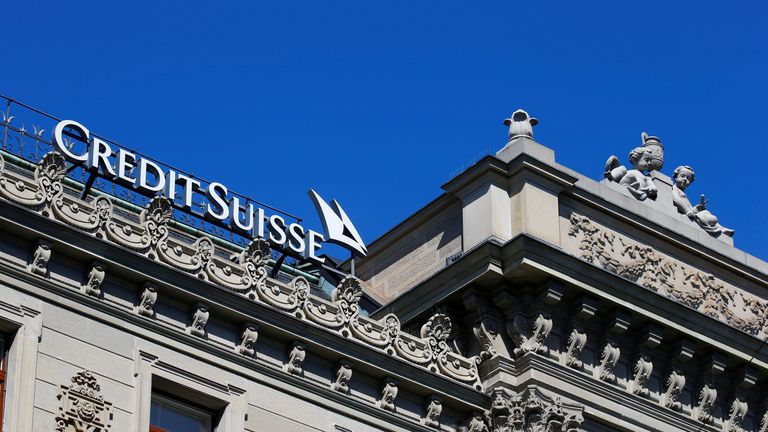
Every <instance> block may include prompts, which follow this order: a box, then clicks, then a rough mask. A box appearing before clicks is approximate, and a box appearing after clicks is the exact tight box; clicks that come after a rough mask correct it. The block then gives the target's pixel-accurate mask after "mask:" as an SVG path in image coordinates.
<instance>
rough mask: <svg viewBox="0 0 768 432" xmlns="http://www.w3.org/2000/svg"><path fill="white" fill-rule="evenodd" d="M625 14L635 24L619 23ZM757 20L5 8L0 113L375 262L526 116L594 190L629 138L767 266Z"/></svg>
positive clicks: (434, 6)
mask: <svg viewBox="0 0 768 432" xmlns="http://www.w3.org/2000/svg"><path fill="white" fill-rule="evenodd" d="M625 3H626V4H625ZM766 16H768V5H767V4H766V2H758V1H754V2H741V3H739V5H738V7H737V6H733V5H732V6H726V5H724V4H723V3H722V2H717V3H716V2H709V1H704V2H656V1H646V2H642V3H641V4H640V2H638V4H635V5H633V4H629V2H602V3H588V2H578V3H577V2H562V3H558V2H516V1H503V2H495V1H486V2H473V3H467V2H456V1H443V2H413V1H408V2H405V1H392V2H302V1H294V2H269V3H268V2H192V1H184V2H182V1H177V2H160V1H153V2H145V1H132V2H124V3H122V4H118V3H116V2H103V1H100V2H79V1H68V2H54V1H38V0H26V1H13V2H8V4H5V5H4V6H3V15H2V20H0V29H2V34H3V40H4V47H5V53H4V55H3V60H2V61H1V62H0V93H3V94H6V95H9V96H12V97H15V98H17V99H19V100H21V101H24V102H26V103H29V104H31V105H34V106H36V107H39V108H41V109H44V110H47V111H49V112H51V113H52V114H54V115H57V116H60V117H64V118H72V119H76V120H78V121H80V122H82V123H83V124H86V125H87V126H88V127H89V128H91V130H92V131H94V132H96V133H99V134H102V135H105V136H108V137H110V138H112V139H114V140H117V141H119V142H121V143H124V144H126V145H128V146H130V147H134V148H136V149H138V150H139V151H142V152H144V153H147V154H149V155H152V156H154V157H156V158H157V159H159V160H161V161H164V162H167V163H170V164H172V165H176V166H179V167H183V168H185V169H187V170H189V171H191V172H193V173H195V174H197V175H199V176H202V177H205V178H210V179H216V180H219V181H221V182H223V183H224V184H227V185H228V186H230V188H232V189H234V190H237V191H238V192H241V193H244V194H248V195H251V196H254V197H256V198H258V199H261V200H262V201H264V202H266V203H269V204H271V205H274V206H277V207H281V208H283V209H284V210H286V211H289V212H292V213H295V214H299V215H302V216H303V217H305V218H307V219H308V221H309V225H314V226H315V227H316V228H319V224H318V223H317V219H316V216H315V211H314V209H313V208H312V205H311V203H310V201H309V199H308V198H307V196H306V191H307V189H308V188H309V187H314V188H316V189H317V190H318V191H319V192H320V193H321V194H322V195H323V196H324V197H325V198H326V199H330V198H331V197H335V198H337V199H338V200H339V201H340V202H341V204H342V206H343V207H344V208H345V210H346V211H347V213H348V214H349V215H350V217H351V218H352V220H353V221H355V222H356V225H357V227H358V230H359V231H360V233H361V235H362V236H363V238H364V239H365V240H367V241H372V240H373V239H375V238H376V237H378V236H379V235H381V234H383V233H384V232H386V231H387V230H388V229H389V228H391V227H392V226H394V225H395V224H396V223H398V222H399V221H401V220H402V219H403V218H405V217H407V216H408V215H410V214H412V213H413V212H414V211H416V210H417V209H419V208H420V207H422V206H423V205H424V204H426V203H427V202H429V201H430V200H432V199H433V198H435V197H436V196H438V195H439V194H440V192H441V189H440V185H442V184H443V183H445V182H446V181H447V180H448V179H449V178H450V177H451V175H452V174H455V173H456V172H457V170H458V169H460V168H462V167H466V166H468V165H469V164H470V163H471V162H472V161H473V160H474V159H475V158H477V157H479V156H482V155H483V154H486V153H489V152H491V153H492V152H495V151H496V150H497V149H499V148H501V147H502V146H503V145H504V144H505V141H506V131H505V128H504V126H502V120H503V119H504V118H505V117H507V116H508V115H509V114H510V113H511V112H512V111H514V110H515V109H516V108H519V107H523V108H525V109H527V110H528V111H529V112H530V113H531V114H532V115H534V116H535V117H538V119H539V120H540V122H541V123H540V124H539V126H537V128H536V138H537V140H538V141H540V142H542V143H543V144H545V145H547V146H549V147H551V148H553V149H554V150H555V152H556V158H557V160H558V162H560V163H562V164H564V165H566V166H569V167H571V168H573V169H575V170H577V171H580V172H582V173H584V174H588V175H590V176H592V177H593V178H596V179H598V178H600V176H601V174H602V169H603V164H604V162H605V159H606V158H607V156H609V155H610V154H617V155H619V156H620V157H621V158H622V159H624V157H625V155H626V154H627V153H628V151H629V150H631V149H632V148H633V147H635V146H636V145H637V144H638V143H639V142H640V132H642V131H647V132H648V133H650V134H651V135H658V136H659V137H660V138H661V139H662V142H663V143H664V144H665V148H666V163H665V168H664V169H663V171H664V172H666V173H667V174H671V172H672V170H673V169H674V168H675V166H677V165H680V164H689V165H692V166H693V167H694V168H695V170H696V182H695V183H694V184H693V185H692V186H691V188H690V190H689V191H690V192H691V193H690V194H689V195H691V196H694V197H696V196H698V195H699V194H701V193H705V194H706V195H707V197H708V198H709V199H710V202H709V208H710V209H711V210H712V212H713V213H715V214H716V215H718V216H719V218H720V220H721V222H722V223H723V225H726V226H728V227H731V228H734V229H735V230H736V237H735V241H736V245H737V247H739V248H741V249H743V250H745V251H747V252H749V253H751V254H753V255H756V256H758V257H760V258H762V259H768V244H767V242H766V240H768V236H766V231H767V230H766V221H768V216H767V215H768V203H766V201H768V193H766V187H768V182H766V179H765V175H764V174H763V172H764V171H765V166H766V156H768V151H766V143H767V142H768V129H766V127H765V124H766V121H765V115H766V109H765V101H766V100H768V78H767V77H768V56H767V55H766V54H767V52H766V51H768V49H767V48H766V41H768V34H767V33H768V30H766V26H765V25H764V24H765V17H766Z"/></svg>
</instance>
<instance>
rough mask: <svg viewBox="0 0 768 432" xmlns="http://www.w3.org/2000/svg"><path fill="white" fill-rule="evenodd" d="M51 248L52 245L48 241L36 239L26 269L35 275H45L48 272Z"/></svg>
mask: <svg viewBox="0 0 768 432" xmlns="http://www.w3.org/2000/svg"><path fill="white" fill-rule="evenodd" d="M51 249H52V245H51V243H50V242H48V241H46V240H38V242H37V245H36V246H35V250H34V252H33V253H32V259H31V260H30V263H29V265H28V266H27V269H29V271H30V272H32V273H34V274H36V275H40V276H45V275H46V274H47V273H48V261H50V259H51Z"/></svg>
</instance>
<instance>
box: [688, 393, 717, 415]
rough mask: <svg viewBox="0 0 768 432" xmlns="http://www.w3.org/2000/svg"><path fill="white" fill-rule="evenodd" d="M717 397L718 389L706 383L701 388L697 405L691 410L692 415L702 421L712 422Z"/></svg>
mask: <svg viewBox="0 0 768 432" xmlns="http://www.w3.org/2000/svg"><path fill="white" fill-rule="evenodd" d="M715 399H717V389H716V388H715V387H714V386H713V385H711V384H704V385H702V386H701V390H699V394H698V397H697V401H696V406H695V407H694V408H693V411H691V417H693V418H694V419H696V420H698V421H700V422H702V423H712V409H713V408H714V406H715Z"/></svg>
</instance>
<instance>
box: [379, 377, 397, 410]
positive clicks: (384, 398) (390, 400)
mask: <svg viewBox="0 0 768 432" xmlns="http://www.w3.org/2000/svg"><path fill="white" fill-rule="evenodd" d="M397 392H398V388H397V381H395V380H393V379H392V378H387V379H385V380H384V385H382V387H381V399H379V407H380V408H381V409H385V410H387V411H392V412H394V411H395V398H397Z"/></svg>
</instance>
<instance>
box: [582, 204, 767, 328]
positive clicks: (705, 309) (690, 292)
mask: <svg viewBox="0 0 768 432" xmlns="http://www.w3.org/2000/svg"><path fill="white" fill-rule="evenodd" d="M570 222H571V226H570V230H569V231H568V234H569V236H570V237H573V238H575V239H576V240H577V241H578V246H577V247H578V254H579V257H580V258H581V259H583V260H585V261H587V262H590V263H592V264H595V265H597V266H599V267H601V268H603V269H605V270H607V271H609V272H611V273H614V274H617V275H619V276H621V277H623V278H625V279H628V280H630V281H632V282H636V283H638V284H640V285H642V286H644V287H646V288H648V289H650V290H652V291H654V292H657V293H659V294H661V295H664V296H666V297H668V298H670V299H672V300H674V301H677V302H679V303H682V304H684V305H686V306H688V307H691V308H693V309H695V310H697V311H699V312H701V313H704V314H706V315H709V316H711V317H713V318H717V319H719V320H721V321H724V322H726V323H728V324H729V325H731V326H733V327H735V328H737V329H739V330H742V331H744V332H746V333H748V334H751V335H753V336H758V337H764V336H765V335H768V301H765V300H763V299H760V298H758V297H756V296H754V295H752V294H749V293H747V292H744V291H742V290H739V289H736V288H733V287H731V286H728V285H725V284H724V283H723V282H722V281H720V280H719V279H717V278H716V277H715V276H714V275H711V274H708V273H705V272H702V271H700V270H698V269H695V268H693V267H690V266H688V265H687V264H683V263H680V262H677V261H673V260H670V259H669V258H667V257H665V256H662V255H661V254H660V253H658V252H656V251H655V250H654V249H653V248H651V247H649V246H646V245H642V244H640V243H637V242H635V241H633V240H630V239H629V238H627V237H624V236H621V235H618V234H615V233H613V232H610V231H608V230H606V229H605V228H603V227H601V226H598V225H597V224H595V223H594V222H593V221H591V220H590V219H588V218H587V217H585V216H581V215H578V214H576V213H571V216H570Z"/></svg>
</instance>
